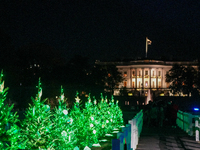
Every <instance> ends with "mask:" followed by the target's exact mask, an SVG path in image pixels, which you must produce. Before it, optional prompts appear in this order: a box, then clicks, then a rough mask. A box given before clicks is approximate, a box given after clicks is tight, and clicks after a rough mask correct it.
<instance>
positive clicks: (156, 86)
mask: <svg viewBox="0 0 200 150" xmlns="http://www.w3.org/2000/svg"><path fill="white" fill-rule="evenodd" d="M156 88H158V68H156Z"/></svg>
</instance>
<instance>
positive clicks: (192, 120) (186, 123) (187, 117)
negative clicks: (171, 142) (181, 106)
mask: <svg viewBox="0 0 200 150" xmlns="http://www.w3.org/2000/svg"><path fill="white" fill-rule="evenodd" d="M199 122H200V117H199V116H197V115H193V114H190V113H186V112H183V111H180V110H179V111H178V113H177V120H176V124H177V125H178V126H179V127H180V128H181V129H182V130H184V131H185V132H186V133H187V134H188V135H190V136H195V140H196V141H199V130H200V125H199Z"/></svg>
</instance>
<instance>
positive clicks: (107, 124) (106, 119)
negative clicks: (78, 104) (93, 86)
mask: <svg viewBox="0 0 200 150" xmlns="http://www.w3.org/2000/svg"><path fill="white" fill-rule="evenodd" d="M98 107H99V111H100V112H99V113H100V114H99V115H100V116H101V123H102V129H101V136H102V137H103V136H104V135H105V134H107V133H109V132H111V131H112V129H113V126H112V120H111V113H110V111H111V110H110V108H109V105H108V100H107V97H106V98H105V99H104V97H103V94H102V93H101V101H100V103H99V104H98Z"/></svg>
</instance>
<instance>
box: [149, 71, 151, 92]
mask: <svg viewBox="0 0 200 150" xmlns="http://www.w3.org/2000/svg"><path fill="white" fill-rule="evenodd" d="M149 82H150V83H149V88H150V89H151V68H149Z"/></svg>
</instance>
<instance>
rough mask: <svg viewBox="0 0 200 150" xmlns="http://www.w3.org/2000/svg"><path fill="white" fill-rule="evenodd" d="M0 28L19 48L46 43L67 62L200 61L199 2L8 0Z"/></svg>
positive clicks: (165, 0) (155, 0) (186, 0)
mask: <svg viewBox="0 0 200 150" xmlns="http://www.w3.org/2000/svg"><path fill="white" fill-rule="evenodd" d="M0 14H1V17H0V28H1V30H3V31H5V32H6V34H8V35H9V36H10V38H11V40H12V44H13V45H14V46H15V48H17V47H19V46H23V45H26V44H28V43H34V42H36V43H40V42H42V43H46V44H48V45H50V46H52V47H54V48H55V49H56V50H59V51H61V53H62V54H63V56H64V57H65V58H66V60H69V59H70V58H71V57H72V56H73V55H75V54H81V55H83V56H89V57H90V59H91V60H96V59H99V60H101V61H103V60H113V59H116V58H135V57H144V56H145V38H146V36H148V38H149V39H150V40H151V41H152V45H151V46H149V53H148V56H149V57H156V58H159V57H160V56H167V57H172V56H173V57H174V58H179V59H180V58H183V59H196V58H198V55H199V47H200V42H199V39H200V1H199V0H192V1H189V0H177V1H169V0H154V1H152V0H99V1H97V0H82V1H81V0H80V1H77V0H63V1H58V0H15V1H14V0H13V1H11V0H5V1H4V2H2V1H1V6H0Z"/></svg>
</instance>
